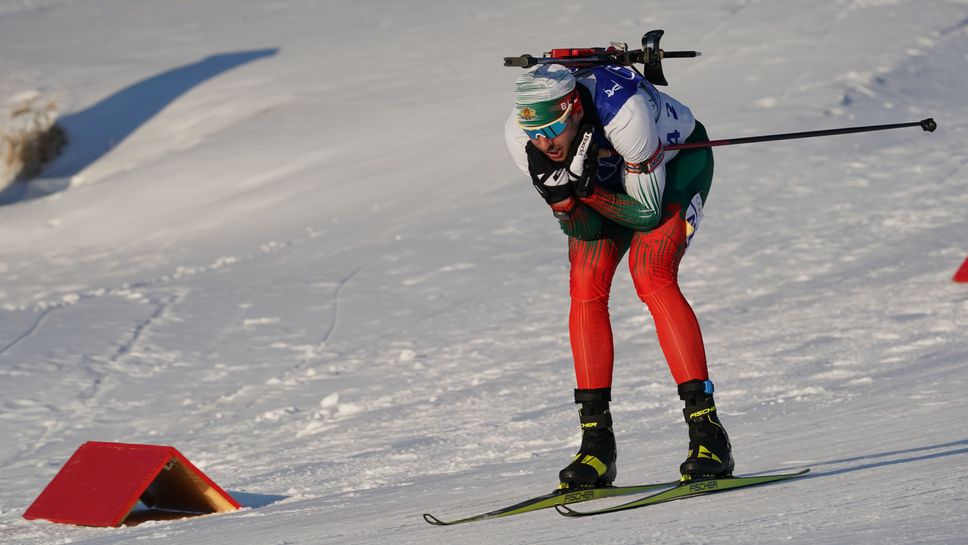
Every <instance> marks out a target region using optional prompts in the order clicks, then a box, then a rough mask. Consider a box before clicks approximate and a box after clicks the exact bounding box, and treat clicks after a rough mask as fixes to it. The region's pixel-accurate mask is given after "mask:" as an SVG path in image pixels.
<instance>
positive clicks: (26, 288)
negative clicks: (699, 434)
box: [0, 0, 968, 545]
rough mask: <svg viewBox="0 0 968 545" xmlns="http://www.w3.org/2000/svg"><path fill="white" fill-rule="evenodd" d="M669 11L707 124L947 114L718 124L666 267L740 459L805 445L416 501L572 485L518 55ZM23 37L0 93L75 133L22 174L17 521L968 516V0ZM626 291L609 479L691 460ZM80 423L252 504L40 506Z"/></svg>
mask: <svg viewBox="0 0 968 545" xmlns="http://www.w3.org/2000/svg"><path fill="white" fill-rule="evenodd" d="M651 28H663V29H665V30H666V32H667V34H666V36H665V38H664V39H663V46H664V47H665V48H667V49H689V48H695V49H699V50H701V51H702V52H703V56H702V57H701V58H699V59H695V60H678V59H677V60H669V61H667V63H666V75H667V76H668V77H669V79H670V81H671V82H672V85H671V87H670V88H669V92H671V93H672V94H673V95H674V96H676V97H677V98H680V99H681V100H683V101H684V102H685V103H687V104H689V105H690V106H691V107H692V108H693V110H694V111H695V112H696V114H697V116H698V117H699V119H701V120H702V121H703V122H704V124H705V125H706V126H707V128H708V129H709V131H710V135H711V136H712V137H713V138H725V137H730V136H745V135H755V134H763V133H772V132H790V131H796V130H810V129H821V128H830V127H838V126H852V125H867V124H876V123H894V122H902V121H917V120H920V119H922V118H925V117H931V116H933V117H935V118H936V119H937V120H938V122H939V124H940V128H939V129H938V131H937V132H936V133H934V134H931V135H927V134H924V133H923V132H921V131H919V130H918V129H904V130H899V131H887V132H880V133H870V134H864V135H852V136H839V137H829V138H822V139H814V140H800V141H796V142H781V143H770V144H758V145H749V146H736V147H731V148H719V149H718V150H717V151H716V158H717V165H716V168H717V174H716V180H715V183H714V187H713V190H712V193H711V199H710V201H709V204H708V207H707V210H706V217H705V220H704V222H703V225H702V229H701V230H700V231H699V235H698V237H697V238H696V239H695V241H694V244H693V246H692V248H691V249H690V252H689V255H688V256H687V258H686V260H685V261H684V263H683V267H682V271H681V281H682V285H683V290H684V291H685V293H686V295H687V297H689V298H690V300H691V301H693V303H694V305H695V308H696V311H697V313H698V315H699V318H700V321H701V324H702V326H703V330H704V334H705V338H706V342H707V352H708V354H709V358H710V362H711V369H712V375H713V378H714V380H716V382H717V386H718V391H719V394H718V400H719V405H720V408H721V412H722V413H723V420H724V422H725V423H726V425H727V427H728V429H729V431H730V433H731V436H732V439H733V444H734V449H735V455H736V459H737V472H738V473H751V472H763V471H771V470H789V469H794V468H800V467H804V466H809V467H812V468H813V472H812V473H811V475H810V476H809V478H805V479H803V480H800V481H798V482H796V483H788V484H783V485H777V486H773V487H770V488H761V489H752V490H747V491H737V492H733V493H729V494H724V495H720V496H712V497H707V498H701V499H698V498H697V499H694V500H689V501H688V502H676V503H670V504H665V505H660V506H656V507H652V508H648V509H645V510H638V511H632V512H627V513H622V514H614V515H608V516H602V517H593V518H589V519H582V520H566V519H563V518H562V517H559V516H558V515H557V514H555V513H554V512H548V511H545V512H539V513H533V514H529V515H524V516H520V517H514V518H511V519H503V520H498V521H488V522H483V523H477V524H471V525H466V526H461V527H453V528H435V527H431V526H429V525H427V524H426V523H425V522H424V521H423V520H422V519H421V518H420V513H423V512H432V513H434V514H436V515H438V516H440V517H441V518H456V517H459V516H464V515H467V514H472V513H475V512H479V511H482V510H489V509H492V508H496V507H499V506H501V505H502V504H504V503H506V502H507V501H509V500H518V499H523V498H525V497H528V496H531V495H533V494H535V493H539V492H544V491H547V490H549V489H551V488H552V487H553V486H554V485H555V484H556V475H557V471H558V470H559V469H560V468H561V467H562V466H563V465H564V464H565V463H566V462H567V461H568V459H569V458H570V456H571V454H572V453H573V450H574V448H575V446H576V445H577V439H578V430H577V424H576V418H575V409H574V405H573V404H572V403H571V399H570V398H571V389H572V388H573V384H574V383H573V380H574V379H573V375H572V369H571V362H570V350H569V347H568V340H567V332H566V314H567V308H568V292H567V262H566V257H565V243H564V239H563V236H562V235H561V233H560V232H559V231H558V228H557V225H556V223H555V221H554V219H553V218H552V217H551V215H550V213H549V212H548V210H547V208H546V207H545V205H544V204H543V203H542V202H541V201H540V199H538V197H537V196H536V195H535V194H534V190H533V189H532V188H531V187H530V182H529V181H528V180H526V179H522V176H521V174H520V172H519V171H517V169H516V168H515V167H514V165H513V164H512V161H511V159H510V158H509V157H508V156H507V152H506V150H505V149H504V145H503V141H502V124H503V122H504V119H505V116H506V113H507V111H508V108H509V105H510V101H511V100H512V93H511V89H512V82H513V79H514V78H515V77H516V75H517V73H518V72H517V71H516V69H509V68H504V67H503V66H501V58H502V57H503V56H506V55H518V54H522V53H533V54H539V53H541V52H542V51H544V50H547V49H550V48H551V47H561V46H595V45H606V44H607V43H608V42H609V41H612V40H625V41H628V42H630V43H631V44H632V45H633V46H634V45H635V44H636V41H637V40H638V39H639V37H640V36H641V35H642V33H643V32H645V31H646V30H648V29H651ZM0 48H2V49H0V50H2V55H0V98H4V97H13V96H16V95H18V94H19V93H23V92H31V91H42V92H44V93H53V94H55V95H57V96H58V97H59V100H60V103H61V104H62V107H63V115H64V119H65V124H66V125H67V127H68V129H69V130H71V131H72V134H71V136H72V144H71V146H70V148H69V149H68V152H67V154H66V155H65V156H63V157H62V158H61V159H60V160H58V161H57V162H56V163H55V164H53V165H51V166H50V168H49V169H48V170H47V171H46V173H45V174H44V179H43V180H40V181H39V182H38V183H37V184H35V185H34V187H35V188H37V190H38V191H40V192H42V193H43V192H51V194H49V195H48V196H46V197H43V198H36V199H32V200H25V201H23V202H19V203H16V204H8V205H6V206H2V207H0V277H2V279H3V282H2V283H0V437H2V443H0V542H3V543H4V544H7V543H18V544H38V545H39V544H45V545H47V544H59V543H97V544H110V543H132V542H137V543H156V542H157V543H186V544H189V543H190V544H221V543H239V544H241V543H252V544H295V543H306V544H310V543H354V544H355V543H381V544H382V543H428V542H438V543H448V544H460V543H475V544H476V543H500V544H524V543H560V542H562V541H563V540H568V542H571V543H596V544H611V543H689V544H693V543H763V544H775V543H782V542H793V543H819V544H835V543H915V542H917V543H964V542H965V537H964V535H965V534H966V532H968V517H966V516H965V510H964V506H965V503H964V501H965V492H964V491H965V490H966V489H968V476H966V474H968V472H966V471H965V470H966V467H968V431H966V426H965V419H966V417H968V400H966V396H965V395H964V392H965V391H966V390H968V376H966V373H965V363H966V362H968V339H966V334H965V332H966V330H968V287H966V285H964V284H956V283H953V282H951V281H950V277H951V275H952V274H953V273H954V271H955V270H956V269H957V267H958V266H959V265H960V264H961V262H962V261H963V260H964V259H965V256H966V255H968V214H965V210H966V209H968V185H966V182H965V177H966V167H965V165H966V160H968V151H966V149H965V146H964V141H965V140H966V138H968V122H966V114H968V105H966V104H968V103H966V101H965V91H966V88H968V75H966V74H968V70H966V68H968V2H966V1H965V0H945V1H942V0H930V1H929V0H835V1H826V2H817V1H813V0H809V1H808V0H784V1H779V0H775V1H767V0H763V1H756V0H723V1H715V2H714V1H706V2H699V1H683V2H676V3H674V4H670V3H668V2H658V1H648V2H628V1H625V0H614V1H611V2H608V3H607V4H606V5H604V6H603V5H599V4H596V3H591V2H570V3H561V2H553V1H548V0H528V1H526V2H521V1H514V2H511V1H506V0H494V1H492V2H490V3H487V4H486V5H485V4H484V3H472V2H465V1H451V2H437V1H430V2H419V3H418V2H390V1H386V0H373V1H370V2H351V1H347V0H329V1H325V2H319V1H309V0H279V1H275V2H264V1H254V0H235V1H231V2H230V1H227V0H183V1H179V2H137V1H134V0H99V1H97V2H79V1H68V0H4V1H3V2H0ZM65 188H66V189H65ZM58 189H64V190H62V191H57V190H58ZM612 313H613V322H614V326H615V331H616V354H617V365H616V372H615V388H614V397H615V402H614V404H613V405H614V410H613V412H614V414H615V418H616V430H617V433H618V435H619V441H620V445H619V448H620V459H619V468H620V474H619V482H620V483H631V482H651V481H666V480H669V479H671V478H675V471H676V468H677V465H678V463H679V462H680V461H681V459H682V457H683V455H684V453H685V448H686V438H685V426H684V424H683V423H682V422H681V419H682V417H681V413H680V412H679V410H680V405H679V401H678V399H677V397H676V395H675V389H674V384H673V382H672V380H671V377H670V375H669V372H668V370H667V368H666V366H665V364H664V363H663V360H662V358H661V353H660V352H659V349H658V347H657V343H656V342H655V334H654V330H653V327H652V325H651V320H650V319H649V317H648V314H647V312H646V310H645V308H644V306H643V305H642V304H641V303H640V302H639V301H638V299H637V298H636V297H635V294H634V291H633V290H632V288H631V282H630V281H629V279H628V276H627V272H626V271H625V268H624V267H622V268H620V269H619V275H618V278H617V279H616V282H615V289H614V293H613V297H612ZM88 440H101V441H122V442H135V443H154V444H163V445H173V446H176V447H177V448H179V449H180V450H181V451H182V452H183V453H184V454H185V455H186V456H187V457H188V458H189V459H190V460H192V461H193V462H194V463H195V464H196V465H198V466H199V467H200V468H201V469H203V470H204V471H205V472H206V473H207V474H208V475H209V476H211V477H212V478H213V479H214V480H215V481H216V482H217V483H219V484H220V485H222V486H223V487H224V488H226V489H227V490H229V491H230V492H232V493H233V494H236V495H237V497H238V498H240V499H241V500H242V502H243V503H244V504H245V505H247V506H248V508H247V509H245V510H244V511H241V512H238V513H234V514H228V515H217V516H209V517H201V518H193V519H186V520H179V521H165V522H149V523H145V524H142V525H140V526H134V527H124V528H120V529H103V528H82V527H75V526H67V525H55V524H50V523H43V522H30V521H26V520H24V519H23V518H22V514H23V512H24V510H25V509H26V508H27V507H28V506H29V505H30V503H31V502H32V501H33V499H34V498H35V497H36V496H37V495H38V494H39V493H40V491H41V490H42V489H43V487H44V486H45V485H46V484H47V483H48V482H49V481H50V479H51V478H53V476H54V475H55V474H56V472H57V471H58V469H59V468H60V467H61V466H62V465H63V464H64V462H65V461H66V460H67V458H68V457H69V456H70V455H71V454H72V453H73V452H74V450H75V449H76V448H77V447H78V446H79V445H80V444H82V443H83V442H84V441H88Z"/></svg>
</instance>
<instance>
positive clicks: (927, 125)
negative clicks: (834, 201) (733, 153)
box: [665, 117, 938, 150]
mask: <svg viewBox="0 0 968 545" xmlns="http://www.w3.org/2000/svg"><path fill="white" fill-rule="evenodd" d="M903 127H921V128H922V129H924V130H925V131H927V132H934V130H935V129H937V128H938V124H937V123H935V121H934V119H932V118H930V117H929V118H928V119H922V120H921V121H913V122H911V123H893V124H890V125H868V126H866V127H846V128H843V129H827V130H822V131H806V132H790V133H785V134H767V135H763V136H748V137H743V138H729V139H724V140H710V141H708V142H690V143H688V144H669V145H668V146H665V149H667V150H681V149H693V148H712V147H716V146H732V145H733V144H752V143H754V142H773V141H775V140H795V139H797V138H815V137H818V136H833V135H836V134H850V133H855V132H872V131H886V130H888V129H900V128H903Z"/></svg>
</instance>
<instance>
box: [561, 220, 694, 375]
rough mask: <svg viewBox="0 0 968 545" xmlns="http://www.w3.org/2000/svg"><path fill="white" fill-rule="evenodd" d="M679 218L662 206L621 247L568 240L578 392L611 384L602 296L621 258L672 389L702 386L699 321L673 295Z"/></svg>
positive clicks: (681, 247) (612, 241)
mask: <svg viewBox="0 0 968 545" xmlns="http://www.w3.org/2000/svg"><path fill="white" fill-rule="evenodd" d="M680 211H681V209H680V208H679V206H678V205H673V206H670V207H669V208H667V209H666V210H665V213H664V214H663V217H662V221H661V223H660V224H659V225H658V226H656V228H655V229H653V230H651V231H647V232H640V231H629V236H628V237H627V238H625V239H624V240H620V239H617V238H615V237H612V238H602V239H599V240H592V241H583V240H578V239H576V238H570V239H569V243H568V257H569V261H570V262H571V274H570V291H571V313H570V315H569V328H568V329H569V334H570V337H571V349H572V354H573V355H574V358H575V376H576V377H577V379H578V388H579V389H583V390H584V389H595V388H609V387H611V385H612V367H613V364H614V348H613V342H612V326H611V322H610V320H609V315H608V296H609V291H610V290H611V286H612V278H613V277H614V276H615V270H616V269H617V268H618V263H619V261H621V259H622V256H623V255H624V254H625V252H626V251H628V252H629V269H630V271H631V273H632V281H633V283H634V284H635V291H636V292H637V293H638V295H639V298H640V299H642V301H643V302H645V304H646V305H647V306H648V307H649V311H650V312H651V314H652V319H653V320H654V321H655V329H656V333H657V334H658V337H659V345H660V346H661V347H662V353H663V354H664V355H665V358H666V361H667V362H668V364H669V369H670V371H672V376H673V378H674V379H675V381H676V384H682V383H683V382H688V381H690V380H708V378H709V375H708V371H707V369H706V352H705V349H704V348H703V341H702V332H701V331H700V329H699V322H698V321H697V320H696V315H695V313H694V312H693V311H692V307H691V306H689V302H688V301H686V298H685V297H683V295H682V292H681V291H679V282H678V272H679V262H680V261H681V260H682V256H683V254H684V253H685V249H686V222H685V221H684V220H683V219H682V215H681V213H680Z"/></svg>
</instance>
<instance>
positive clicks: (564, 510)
mask: <svg viewBox="0 0 968 545" xmlns="http://www.w3.org/2000/svg"><path fill="white" fill-rule="evenodd" d="M555 511H558V514H559V515H563V516H566V517H573V516H575V515H577V514H578V511H575V510H574V509H569V508H568V506H567V505H556V506H555Z"/></svg>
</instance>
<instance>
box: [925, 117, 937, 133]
mask: <svg viewBox="0 0 968 545" xmlns="http://www.w3.org/2000/svg"><path fill="white" fill-rule="evenodd" d="M921 128H922V129H924V130H925V131H927V132H934V130H935V129H937V128H938V124H937V123H936V122H935V120H934V118H931V117H929V118H927V119H922V120H921Z"/></svg>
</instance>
